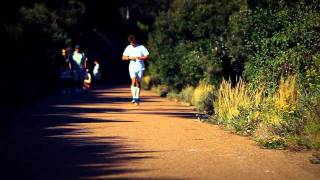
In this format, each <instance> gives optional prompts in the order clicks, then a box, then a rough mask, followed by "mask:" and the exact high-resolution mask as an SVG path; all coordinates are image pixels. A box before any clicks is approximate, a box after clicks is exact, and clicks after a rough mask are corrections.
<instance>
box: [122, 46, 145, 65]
mask: <svg viewBox="0 0 320 180" xmlns="http://www.w3.org/2000/svg"><path fill="white" fill-rule="evenodd" d="M148 55H149V52H148V50H147V48H145V47H144V46H143V45H140V44H138V45H137V46H135V47H133V46H132V45H131V44H130V45H128V46H127V47H126V49H125V50H124V52H123V56H129V57H135V56H148ZM129 67H130V68H134V69H137V70H138V69H141V70H144V61H143V60H140V59H136V60H131V61H130V64H129Z"/></svg>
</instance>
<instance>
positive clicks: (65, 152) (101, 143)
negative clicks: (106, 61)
mask: <svg viewBox="0 0 320 180" xmlns="http://www.w3.org/2000/svg"><path fill="white" fill-rule="evenodd" d="M127 100H128V99H125V98H118V99H116V98H109V99H108V97H105V98H104V99H103V101H102V100H101V98H99V92H98V93H97V92H96V93H86V94H81V95H70V96H65V97H62V96H55V97H51V98H48V99H46V100H44V101H43V102H41V103H39V104H37V105H34V106H32V107H30V108H25V109H19V110H17V109H14V110H12V109H11V110H10V111H9V115H8V112H7V116H3V117H5V118H7V119H6V120H7V121H10V123H9V125H8V126H7V127H6V128H7V129H6V131H3V132H2V133H1V134H2V136H1V148H0V150H1V154H2V157H1V158H2V162H1V171H2V172H4V174H3V176H4V177H8V179H24V180H25V179H36V180H37V179H39V180H51V179H59V180H60V179H68V180H71V179H97V178H102V179H108V177H110V176H111V175H121V174H126V177H130V174H131V173H136V172H141V171H150V169H135V168H128V166H123V165H124V164H128V163H138V162H139V161H141V160H144V159H148V158H153V157H152V155H151V154H152V153H154V152H153V151H148V150H141V149H138V148H137V147H131V146H129V145H128V143H125V142H128V139H125V138H122V137H118V136H116V135H115V136H111V137H101V136H92V135H91V134H90V130H88V129H85V128H79V123H80V124H81V123H110V122H112V123H113V125H114V123H119V124H120V123H123V122H125V123H130V121H124V120H108V119H98V118H86V117H82V116H78V115H79V114H81V113H105V112H121V111H123V110H122V109H117V108H101V107H99V108H98V107H97V108H86V107H72V106H70V107H67V106H64V107H59V106H58V105H61V104H64V105H75V104H77V103H81V102H85V103H87V104H90V103H108V102H109V103H110V102H114V101H118V102H119V101H127ZM106 130H107V129H106Z"/></svg>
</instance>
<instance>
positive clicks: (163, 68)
mask: <svg viewBox="0 0 320 180" xmlns="http://www.w3.org/2000/svg"><path fill="white" fill-rule="evenodd" d="M237 3H239V1H236V0H235V1H226V2H223V3H222V2H217V1H209V0H200V1H176V2H175V3H174V4H173V6H172V8H171V9H170V10H169V11H168V12H162V13H160V15H159V16H158V17H157V18H156V21H155V24H154V28H153V29H154V31H153V32H152V33H151V34H150V35H149V40H148V44H149V47H150V49H151V51H152V52H153V55H152V60H153V61H152V62H151V64H150V67H149V69H150V72H152V73H156V74H159V77H160V78H161V81H162V83H164V84H166V85H168V86H171V87H172V88H174V89H178V90H181V89H182V88H183V87H184V86H188V85H191V86H196V85H197V84H198V82H199V81H200V80H203V79H205V80H206V81H208V82H211V83H217V82H218V81H219V80H220V79H221V70H222V59H221V57H222V56H224V55H223V54H222V53H223V51H222V50H221V49H222V43H221V42H222V41H223V39H221V38H220V36H222V34H223V33H224V32H225V29H226V27H227V22H228V18H229V16H230V15H231V14H232V12H234V11H237V10H238V9H239V7H238V5H237Z"/></svg>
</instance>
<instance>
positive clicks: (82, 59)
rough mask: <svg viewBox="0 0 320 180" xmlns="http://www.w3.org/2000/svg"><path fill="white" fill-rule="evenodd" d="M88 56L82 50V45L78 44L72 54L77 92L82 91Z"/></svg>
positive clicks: (72, 66)
mask: <svg viewBox="0 0 320 180" xmlns="http://www.w3.org/2000/svg"><path fill="white" fill-rule="evenodd" d="M87 60H88V59H87V58H86V56H85V54H84V53H83V52H80V46H79V45H76V46H75V50H74V52H73V54H72V61H71V68H72V75H73V80H74V83H75V90H76V92H81V90H82V85H83V80H84V76H85V70H86V68H87Z"/></svg>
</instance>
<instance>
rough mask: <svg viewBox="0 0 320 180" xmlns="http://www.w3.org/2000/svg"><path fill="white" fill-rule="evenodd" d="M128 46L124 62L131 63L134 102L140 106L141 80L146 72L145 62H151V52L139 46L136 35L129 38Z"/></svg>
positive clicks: (123, 55) (124, 54)
mask: <svg viewBox="0 0 320 180" xmlns="http://www.w3.org/2000/svg"><path fill="white" fill-rule="evenodd" d="M128 42H129V43H130V45H128V46H127V47H126V48H125V50H124V52H123V54H122V60H124V61H129V60H130V63H129V74H130V78H131V93H132V102H133V103H135V104H136V105H139V104H140V92H141V79H142V77H143V73H144V70H145V65H144V61H147V60H149V52H148V50H147V48H145V47H144V46H143V45H140V44H138V42H137V38H136V36H135V35H130V36H129V37H128Z"/></svg>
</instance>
